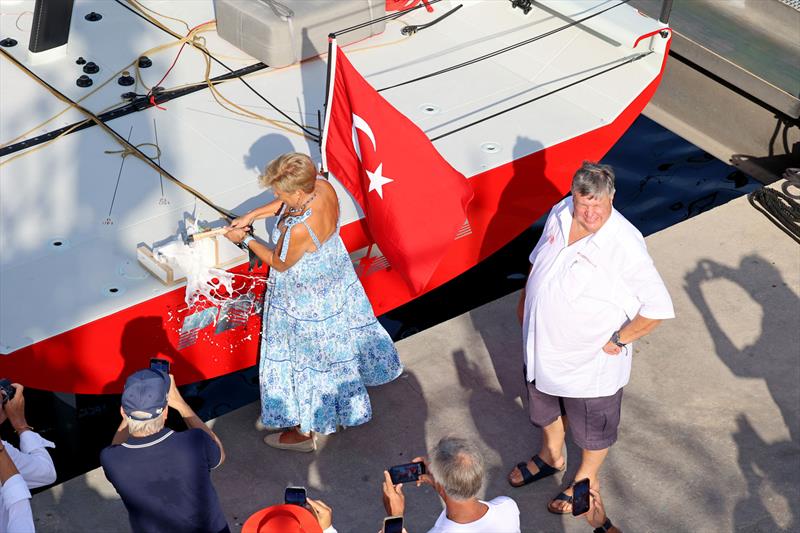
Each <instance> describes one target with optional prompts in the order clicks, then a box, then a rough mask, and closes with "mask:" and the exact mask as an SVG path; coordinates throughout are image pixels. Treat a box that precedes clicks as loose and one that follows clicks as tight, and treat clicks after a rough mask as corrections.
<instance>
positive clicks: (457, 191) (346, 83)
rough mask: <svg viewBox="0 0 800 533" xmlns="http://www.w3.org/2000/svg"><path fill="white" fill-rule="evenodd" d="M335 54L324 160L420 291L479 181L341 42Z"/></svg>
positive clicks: (374, 235) (383, 246)
mask: <svg viewBox="0 0 800 533" xmlns="http://www.w3.org/2000/svg"><path fill="white" fill-rule="evenodd" d="M329 58H330V61H331V64H330V69H331V72H330V80H329V86H328V107H327V109H326V115H325V128H324V133H323V139H322V157H323V166H324V167H325V168H326V169H327V170H330V171H331V172H332V173H333V175H334V176H335V177H336V178H337V179H338V180H339V181H340V182H341V183H342V184H343V185H344V186H345V187H346V188H347V190H348V191H350V193H351V194H352V195H353V196H354V197H355V199H356V201H358V203H359V204H360V205H361V207H362V209H363V210H364V214H365V216H366V221H367V226H368V227H369V231H370V233H371V234H372V238H373V239H375V243H376V244H377V245H378V247H379V248H380V250H381V252H383V255H384V256H385V257H386V259H387V260H388V261H389V264H390V265H391V266H392V268H393V269H395V270H397V272H398V273H400V274H401V275H402V276H403V277H404V278H405V280H406V281H407V282H408V284H409V286H410V287H411V289H412V290H413V291H414V293H415V294H418V293H420V292H422V290H423V289H424V288H425V285H426V284H427V283H428V281H429V280H430V278H431V276H432V275H433V272H434V271H435V270H436V267H437V265H438V264H439V263H440V262H441V260H442V258H443V257H444V255H445V253H446V252H447V249H448V247H449V246H450V245H451V244H452V243H453V241H454V240H455V237H456V233H457V232H458V230H459V228H460V227H461V226H462V225H463V224H464V221H465V220H466V218H467V216H466V209H467V205H468V204H469V202H470V200H472V195H473V192H472V187H471V186H470V184H469V182H468V181H467V179H466V178H465V177H464V176H463V175H462V174H461V173H460V172H458V171H457V170H455V169H454V168H453V167H451V166H450V164H449V163H448V162H447V161H445V159H444V158H443V157H442V156H441V155H440V154H439V152H437V151H436V148H434V146H433V144H432V143H431V141H430V140H429V139H428V137H427V136H426V135H425V133H423V131H422V130H421V129H419V127H417V125H416V124H414V123H413V122H411V120H409V119H408V118H407V117H406V116H405V115H403V114H402V113H400V112H399V111H398V110H397V109H395V108H394V107H392V106H391V104H389V102H387V101H386V100H384V98H383V97H382V96H381V95H380V94H378V92H377V91H376V90H375V89H374V88H372V86H371V85H370V84H369V83H367V81H366V80H365V79H364V78H363V77H362V76H361V75H360V74H359V73H358V71H357V70H356V69H355V68H354V67H353V65H352V64H351V63H350V61H349V60H348V59H347V57H346V56H345V55H344V53H343V52H342V50H341V49H340V48H339V47H338V46H336V44H335V42H334V43H333V44H332V46H331V48H330V54H329Z"/></svg>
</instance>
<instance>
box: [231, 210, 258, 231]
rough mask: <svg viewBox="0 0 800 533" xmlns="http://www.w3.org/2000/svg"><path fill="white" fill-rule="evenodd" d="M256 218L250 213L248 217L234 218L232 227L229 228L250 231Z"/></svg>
mask: <svg viewBox="0 0 800 533" xmlns="http://www.w3.org/2000/svg"><path fill="white" fill-rule="evenodd" d="M254 218H255V217H253V215H251V214H250V213H247V214H246V215H243V216H240V217H238V218H234V219H233V220H232V221H231V225H230V226H229V227H231V228H239V229H244V230H249V229H250V226H251V225H252V224H253V219H254Z"/></svg>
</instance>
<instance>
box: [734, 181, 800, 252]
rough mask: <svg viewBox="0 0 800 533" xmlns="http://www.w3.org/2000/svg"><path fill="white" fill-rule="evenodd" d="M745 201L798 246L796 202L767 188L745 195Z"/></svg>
mask: <svg viewBox="0 0 800 533" xmlns="http://www.w3.org/2000/svg"><path fill="white" fill-rule="evenodd" d="M747 200H748V201H749V202H750V205H752V206H753V207H755V208H756V209H757V210H758V211H760V212H761V214H763V215H764V216H765V217H767V218H768V219H769V220H770V221H771V222H772V223H773V224H775V225H776V226H778V227H779V228H780V229H781V231H783V232H784V233H785V234H786V235H788V236H789V237H791V238H792V239H794V241H795V242H796V243H797V244H800V204H798V203H797V201H796V200H794V199H792V198H791V197H790V196H788V195H786V194H784V193H782V192H780V191H776V190H775V189H769V188H767V187H763V188H761V189H758V190H756V191H753V192H751V193H750V194H748V195H747Z"/></svg>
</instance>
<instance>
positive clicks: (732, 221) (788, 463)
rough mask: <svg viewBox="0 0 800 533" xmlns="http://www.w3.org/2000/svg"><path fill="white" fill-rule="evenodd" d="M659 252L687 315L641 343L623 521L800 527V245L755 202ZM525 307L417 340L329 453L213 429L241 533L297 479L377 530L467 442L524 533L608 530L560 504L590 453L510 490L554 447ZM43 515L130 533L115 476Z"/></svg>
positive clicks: (689, 228)
mask: <svg viewBox="0 0 800 533" xmlns="http://www.w3.org/2000/svg"><path fill="white" fill-rule="evenodd" d="M647 242H648V246H649V249H650V252H651V254H652V256H653V258H654V260H655V262H656V265H657V267H658V268H659V270H660V272H661V274H662V276H663V278H664V280H665V282H666V284H667V286H668V287H669V289H670V292H671V294H672V297H673V301H674V304H675V310H676V313H677V316H678V318H676V319H675V320H671V321H669V322H666V323H664V324H662V325H661V326H660V327H659V328H658V329H657V330H656V331H655V332H654V333H653V334H651V335H650V336H649V337H648V338H646V339H644V340H643V341H641V342H639V343H638V345H637V348H636V354H635V363H634V370H633V377H632V380H631V383H630V384H629V385H628V386H627V387H626V389H625V397H624V401H623V414H622V424H621V429H620V440H619V442H618V443H617V444H616V445H615V446H614V447H613V448H612V450H611V453H610V454H609V458H608V460H607V461H606V464H605V466H604V469H603V473H602V477H601V480H602V492H603V496H604V500H605V503H606V507H607V511H608V514H609V516H610V517H611V519H612V520H613V521H614V522H615V524H618V525H619V526H621V527H622V529H623V530H625V531H637V532H642V531H658V532H662V531H692V532H706V531H707V532H716V531H748V532H749V531H764V532H768V531H769V532H772V531H797V530H798V529H800V511H798V503H799V502H800V483H799V482H798V479H799V478H800V421H799V420H800V328H799V327H798V325H800V299H799V296H798V295H799V294H800V247H798V246H797V245H796V244H795V243H794V242H793V241H792V240H791V239H789V238H788V237H787V236H786V235H785V234H783V233H782V232H781V231H780V230H779V229H778V228H776V227H774V226H773V225H772V224H771V223H770V222H769V221H767V220H766V219H765V218H764V217H763V216H762V215H761V214H760V213H758V212H756V211H755V210H754V209H752V208H751V207H750V205H749V204H748V203H747V200H746V199H745V198H740V199H738V200H734V201H732V202H730V203H729V204H726V205H725V206H722V207H719V208H717V209H715V210H713V211H710V212H707V213H704V214H702V215H699V216H697V217H695V218H692V219H690V220H688V221H686V222H683V223H681V224H678V225H677V226H673V227H671V228H669V229H667V230H664V231H662V232H660V233H657V234H655V235H652V236H651V237H649V238H648V239H647ZM533 244H534V243H531V246H533ZM517 298H518V295H517V294H512V295H509V296H508V297H505V298H502V299H500V300H497V301H495V302H492V303H490V304H487V305H485V306H482V307H480V308H477V309H475V310H473V311H471V312H469V313H466V314H464V315H461V316H458V317H456V318H454V319H452V320H449V321H447V322H444V323H442V324H440V325H438V326H436V327H433V328H431V329H429V330H426V331H424V332H422V333H419V334H417V335H414V336H413V337H410V338H408V339H404V340H402V341H400V342H399V343H398V349H399V351H400V355H401V358H402V359H403V362H404V364H405V366H406V372H405V373H404V374H403V376H402V377H401V378H399V379H398V380H396V381H395V382H393V383H390V384H388V385H385V386H382V387H379V388H376V389H372V390H371V393H370V394H371V398H372V402H373V411H374V417H373V420H372V421H371V422H370V423H369V424H367V425H365V426H362V427H358V428H351V429H348V430H346V431H344V432H342V433H339V434H336V435H333V436H330V437H323V438H320V444H321V446H320V449H319V450H318V451H317V453H315V454H294V453H291V452H282V451H278V450H273V449H270V448H267V447H266V446H264V445H263V444H262V443H261V441H260V439H261V437H262V435H263V433H259V432H257V431H256V430H255V429H254V427H253V422H254V421H255V419H256V417H257V414H258V406H257V404H251V405H248V406H245V407H243V408H241V409H239V410H237V411H234V412H232V413H230V414H227V415H225V416H222V417H219V418H217V419H216V420H214V421H213V427H214V430H215V431H216V432H217V434H218V435H219V436H220V438H221V439H222V441H223V443H224V445H225V448H226V453H227V456H228V459H227V462H226V463H225V464H224V465H223V466H222V467H221V468H219V469H218V470H216V471H215V472H214V482H215V485H216V487H217V490H218V492H219V495H220V498H221V500H222V505H223V507H224V509H225V511H226V513H227V515H228V519H229V523H230V525H231V529H232V530H233V531H238V530H239V529H240V526H241V524H242V523H243V522H244V520H246V518H247V517H248V516H249V515H250V514H251V513H253V512H255V511H256V510H258V509H259V508H262V507H264V506H266V505H269V504H271V503H277V502H280V501H281V500H282V497H283V490H284V488H285V487H286V486H287V485H293V484H297V485H304V486H306V487H308V491H309V496H311V497H313V498H321V499H323V500H324V501H326V502H327V503H328V504H329V505H331V506H332V507H333V509H334V525H335V526H336V527H337V528H338V530H339V531H340V533H350V532H355V533H374V532H375V531H377V530H378V529H379V527H380V523H381V520H382V518H383V516H384V514H383V508H382V505H381V498H380V482H381V476H382V470H383V469H384V468H386V467H388V466H390V465H392V464H397V463H402V462H407V461H410V460H411V458H413V457H414V456H415V455H419V454H423V453H425V451H426V449H428V448H430V447H432V446H433V444H435V443H436V441H437V440H438V439H439V438H440V437H442V436H444V435H448V434H455V435H463V436H467V437H469V438H472V439H474V440H476V441H477V442H478V443H479V444H480V446H481V447H482V449H483V451H484V452H485V455H486V459H487V466H488V482H487V486H486V488H485V494H486V496H487V497H488V498H491V497H494V496H496V495H501V494H505V495H509V496H511V497H513V498H514V499H515V500H516V501H517V503H518V504H519V506H520V509H521V511H522V514H521V519H522V524H523V531H525V532H537V531H546V532H569V533H572V532H576V533H577V532H587V531H591V528H590V527H589V526H588V524H587V523H586V522H585V521H584V520H583V519H576V518H573V517H571V516H564V517H561V516H555V515H551V514H549V513H547V511H546V510H545V505H546V503H547V501H548V500H549V499H550V498H552V497H553V496H554V495H555V494H556V493H557V492H558V491H559V489H560V488H561V487H562V486H563V485H564V484H566V483H567V482H568V481H569V480H570V479H571V477H572V475H574V472H575V470H576V468H577V465H578V461H577V459H578V458H579V450H577V449H575V448H574V446H569V447H568V451H567V453H568V459H567V461H568V470H567V472H566V473H565V474H563V475H557V476H554V477H551V478H547V479H545V480H542V481H540V482H538V483H535V484H533V485H530V486H528V487H525V488H521V489H512V488H510V487H509V486H508V485H507V483H506V481H505V476H506V473H507V472H508V470H509V469H510V468H511V467H512V466H513V465H514V464H515V463H516V462H518V461H520V460H524V459H526V458H527V457H529V456H530V455H531V453H532V452H533V451H534V450H537V449H538V446H539V443H540V441H539V437H538V434H537V433H536V432H535V431H534V429H533V428H532V427H531V425H530V424H529V423H528V420H527V414H526V412H527V411H526V409H525V407H524V406H523V402H522V395H523V394H524V388H523V382H522V378H521V357H522V355H521V346H520V330H519V326H518V324H517V321H516V317H515V305H516V301H517ZM405 493H406V502H407V513H406V516H407V519H406V524H407V528H408V530H409V532H411V533H415V532H421V531H427V529H428V528H429V527H430V526H431V525H432V524H433V522H434V521H435V519H436V516H437V515H438V513H439V512H440V509H441V507H440V503H439V500H438V498H437V497H436V495H435V494H434V493H433V492H432V490H431V489H429V488H419V489H418V488H415V487H406V490H405ZM33 508H34V514H35V516H36V520H37V529H38V531H40V532H43V531H53V532H61V531H64V532H73V531H75V532H84V531H96V532H117V531H120V532H122V531H128V530H129V528H128V522H127V513H126V511H125V509H124V507H123V505H122V504H121V502H120V501H119V499H118V497H117V495H116V493H115V491H114V489H113V487H111V486H110V485H109V484H108V483H107V482H106V481H105V477H104V476H103V473H102V471H101V470H100V469H98V470H94V471H92V472H89V473H88V474H86V475H84V476H81V477H79V478H75V479H73V480H70V481H68V482H66V483H64V484H62V485H59V486H56V487H54V488H52V489H50V490H48V491H45V492H43V493H40V494H38V495H36V496H35V497H34V499H33ZM487 533H490V532H487Z"/></svg>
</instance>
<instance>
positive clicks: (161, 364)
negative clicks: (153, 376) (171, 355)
mask: <svg viewBox="0 0 800 533" xmlns="http://www.w3.org/2000/svg"><path fill="white" fill-rule="evenodd" d="M150 368H151V369H152V370H160V371H161V372H164V373H165V374H167V375H169V361H167V360H166V359H158V358H156V357H153V358H152V359H150Z"/></svg>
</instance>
